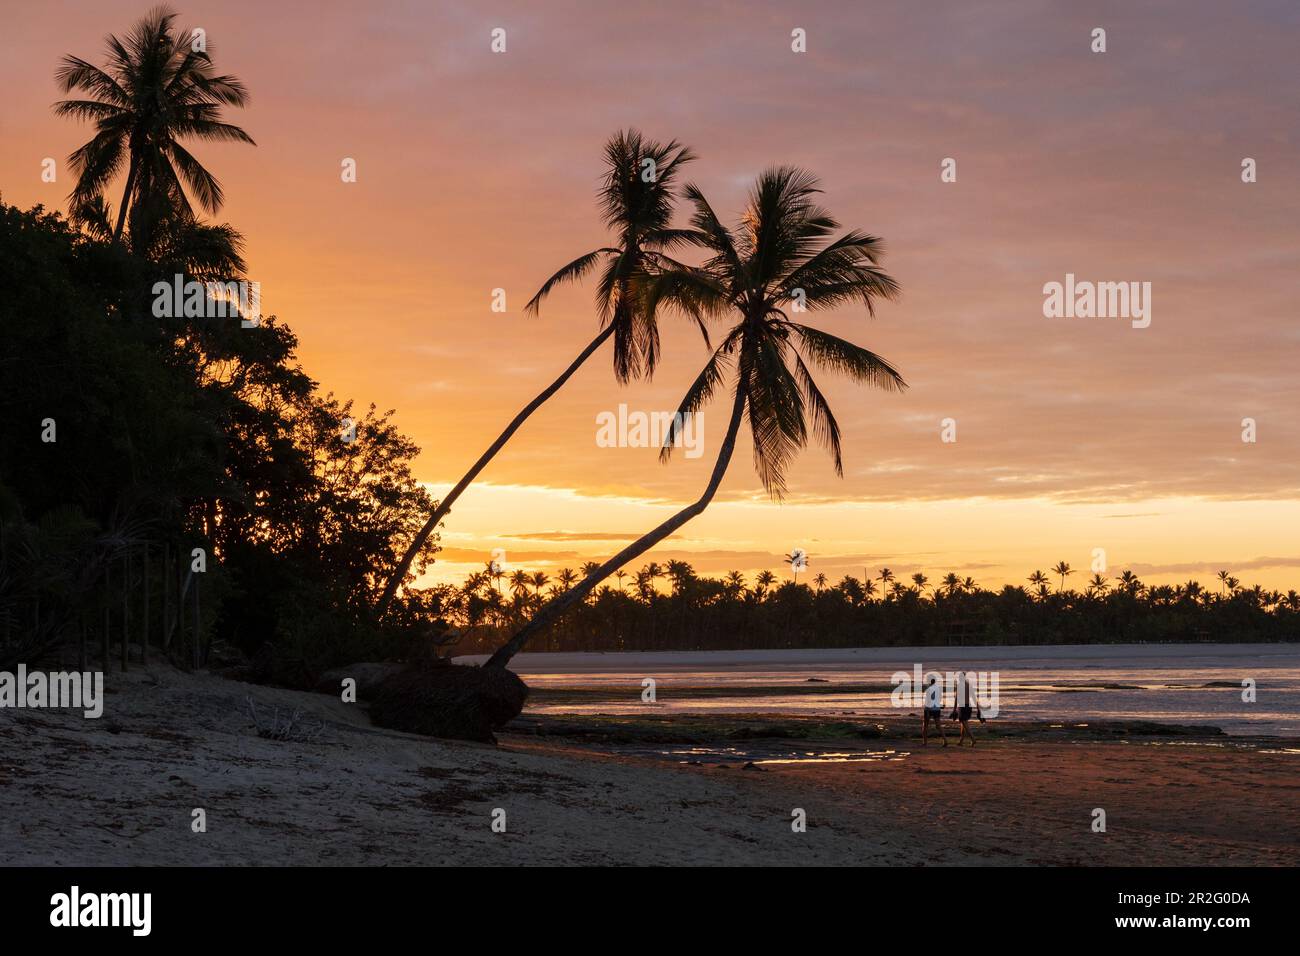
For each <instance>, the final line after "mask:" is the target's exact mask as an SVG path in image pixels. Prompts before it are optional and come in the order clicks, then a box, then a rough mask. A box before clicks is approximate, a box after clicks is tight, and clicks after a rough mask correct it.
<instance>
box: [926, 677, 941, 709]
mask: <svg viewBox="0 0 1300 956" xmlns="http://www.w3.org/2000/svg"><path fill="white" fill-rule="evenodd" d="M925 706H926V709H927V710H938V709H939V708H940V707H942V706H943V686H942V685H941V684H940V683H939V682H938V681H935V682H934V683H933V684H930V685H929V686H928V687H926V688H925Z"/></svg>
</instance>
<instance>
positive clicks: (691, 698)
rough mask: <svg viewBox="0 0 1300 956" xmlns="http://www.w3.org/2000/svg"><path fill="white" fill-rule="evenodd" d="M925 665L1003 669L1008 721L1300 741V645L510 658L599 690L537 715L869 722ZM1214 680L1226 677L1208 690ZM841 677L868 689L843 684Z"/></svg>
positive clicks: (533, 707)
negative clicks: (1251, 689)
mask: <svg viewBox="0 0 1300 956" xmlns="http://www.w3.org/2000/svg"><path fill="white" fill-rule="evenodd" d="M917 664H920V665H921V667H922V669H923V670H924V671H929V670H932V669H933V670H937V671H940V672H949V671H952V672H955V671H976V672H986V673H993V672H996V674H997V676H998V700H997V704H998V716H997V719H1008V720H1042V721H1051V722H1054V723H1056V722H1059V723H1067V724H1068V723H1086V722H1088V721H1089V720H1158V721H1166V722H1171V723H1181V724H1208V725H1212V726H1216V727H1219V728H1221V729H1222V730H1224V731H1225V732H1226V733H1229V734H1235V735H1243V734H1260V735H1281V736H1288V737H1300V647H1297V646H1295V645H1279V644H1191V645H1169V644H1162V645H1087V646H1050V647H1007V648H992V647H980V648H944V647H937V648H861V649H834V650H820V651H816V650H814V651H709V652H695V653H685V654H672V653H666V654H652V653H630V654H521V655H520V656H519V657H518V658H516V659H515V661H514V662H513V664H512V666H513V668H514V669H515V671H516V672H517V673H518V674H519V675H520V676H521V677H523V678H524V679H525V680H526V681H527V682H528V683H529V684H530V685H531V686H533V687H535V688H537V689H539V690H542V689H544V690H561V689H563V690H583V691H587V692H590V693H592V696H590V697H586V696H584V697H583V698H582V699H581V700H576V701H574V700H566V701H547V700H545V697H544V695H543V697H542V699H535V700H534V701H533V702H531V703H530V704H529V705H528V707H527V708H526V712H528V713H534V714H623V715H630V714H645V713H647V712H653V713H658V714H672V713H690V714H696V715H703V714H773V715H781V714H791V715H802V716H820V717H826V718H837V717H845V718H853V719H863V718H870V717H885V716H898V715H899V714H900V713H918V714H919V709H918V708H917V707H915V706H912V705H911V704H910V703H908V702H905V706H903V707H902V708H901V709H900V708H896V707H894V706H893V703H892V700H891V693H890V689H891V687H892V686H893V684H892V683H891V676H892V675H894V674H895V672H899V671H904V672H907V673H908V674H909V675H910V674H911V673H912V672H913V668H914V666H915V665H917ZM647 677H651V678H654V680H655V682H656V688H655V689H656V698H657V700H656V702H654V703H643V702H642V700H641V694H642V681H643V680H644V679H645V678H647ZM810 679H811V680H810ZM1246 679H1249V680H1253V681H1254V682H1255V695H1256V697H1255V701H1254V702H1253V703H1249V702H1246V701H1243V700H1242V697H1243V690H1242V681H1243V680H1246ZM823 681H824V682H826V683H824V684H823V683H821V682H823ZM813 683H815V684H816V688H817V690H818V691H819V692H818V693H807V692H805V693H794V692H793V691H794V690H795V689H802V690H804V691H807V690H808V689H809V687H810V685H811V684H813ZM1215 683H1220V684H1224V685H1226V686H1206V685H1209V684H1215ZM835 685H859V687H860V685H870V686H869V687H868V688H865V689H854V690H853V691H851V692H845V693H839V692H836V691H835ZM1104 685H1113V686H1109V687H1108V686H1104ZM746 687H753V689H754V693H752V694H744V695H743V696H725V697H716V696H706V692H708V691H710V690H715V692H716V689H728V690H743V689H744V688H746ZM784 687H789V688H790V690H789V691H785V690H783V688H784ZM822 691H824V692H822ZM947 706H950V704H945V709H946V707H947Z"/></svg>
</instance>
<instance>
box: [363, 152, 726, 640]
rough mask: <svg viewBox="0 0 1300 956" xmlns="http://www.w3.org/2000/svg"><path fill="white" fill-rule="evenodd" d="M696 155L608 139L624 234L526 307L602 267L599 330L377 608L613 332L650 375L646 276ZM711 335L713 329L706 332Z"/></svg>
mask: <svg viewBox="0 0 1300 956" xmlns="http://www.w3.org/2000/svg"><path fill="white" fill-rule="evenodd" d="M694 158H695V156H694V154H693V153H692V152H691V151H690V150H689V149H688V148H686V147H685V146H683V145H681V144H680V143H678V142H677V141H676V140H672V141H671V142H669V143H657V142H654V141H652V140H645V139H643V138H642V136H641V134H640V133H638V132H637V131H636V130H628V131H626V132H620V133H619V134H618V135H616V136H615V137H614V138H613V139H611V140H610V141H609V142H608V143H607V144H606V145H605V176H604V179H603V180H602V181H601V187H600V205H601V210H602V214H603V218H604V221H605V225H606V226H607V227H608V228H609V229H611V230H612V231H614V232H616V233H617V234H618V245H617V246H602V247H600V248H599V249H595V250H593V251H591V252H588V253H586V254H585V255H581V256H579V257H578V258H577V259H574V260H573V261H572V262H570V263H569V264H568V265H566V266H564V268H562V269H560V270H559V271H558V272H557V273H555V275H553V276H551V277H550V278H549V279H547V280H546V281H545V282H544V283H542V287H541V288H540V289H539V290H538V291H537V294H536V295H535V296H533V298H532V299H531V300H530V301H529V303H528V305H527V306H525V307H524V311H525V312H531V313H532V314H534V315H535V314H537V312H538V311H539V310H540V308H541V304H542V300H543V299H544V298H546V296H547V295H548V294H549V293H550V292H551V290H552V289H554V288H555V287H556V286H558V285H560V284H562V283H564V282H573V281H577V280H578V279H581V278H582V277H583V276H585V275H586V274H587V273H589V272H591V271H592V270H593V269H595V268H597V267H598V266H599V267H600V281H599V284H598V285H597V288H596V306H597V311H598V314H599V316H600V332H599V333H598V334H597V335H596V337H595V338H594V339H592V340H591V342H589V343H588V344H587V347H586V348H584V349H583V350H582V351H581V352H580V353H579V354H578V357H577V358H576V359H574V360H573V362H572V363H571V364H570V365H569V367H568V368H566V369H565V370H564V371H563V372H562V373H561V374H560V377H559V378H557V379H556V380H555V381H554V382H552V383H551V384H550V385H548V386H547V387H546V388H545V389H544V390H543V391H542V393H541V394H540V395H538V396H537V397H536V398H534V399H533V400H532V401H531V402H529V403H528V404H527V405H525V406H524V408H523V410H522V411H520V412H519V414H518V415H516V416H515V417H514V419H513V420H512V421H511V422H510V424H509V425H507V426H506V430H505V431H503V432H502V433H501V434H500V435H499V436H497V440H496V441H494V442H493V443H492V444H491V445H490V446H489V447H488V450H487V451H485V452H484V453H483V454H482V455H480V456H479V459H478V461H476V462H474V465H473V467H471V468H470V470H469V471H467V472H465V474H464V476H463V477H462V478H461V479H460V481H458V482H457V483H456V485H455V486H454V487H453V488H452V489H451V491H449V492H447V495H446V497H444V498H443V499H442V500H441V501H439V502H438V505H437V507H435V508H434V510H433V514H431V515H430V516H429V518H428V520H427V521H425V523H424V526H423V527H422V528H420V530H419V532H418V533H417V534H416V535H415V537H414V538H412V539H411V542H410V544H409V545H408V546H407V548H406V553H405V554H404V555H402V560H401V561H399V562H398V564H397V567H396V568H394V569H393V573H392V574H391V575H389V578H388V581H387V583H386V584H385V586H384V590H383V593H382V595H381V596H380V598H379V602H378V604H377V605H376V612H377V613H378V615H379V616H381V617H382V616H383V615H384V614H385V613H386V612H387V610H388V607H389V605H390V604H391V603H392V600H393V596H394V595H395V594H396V593H397V589H398V588H399V587H400V586H401V584H402V582H403V581H405V580H406V576H407V574H408V573H409V572H410V570H411V563H412V562H413V561H414V560H415V556H416V555H417V554H418V553H419V552H420V549H421V548H422V547H423V546H424V542H425V540H426V539H427V538H428V537H429V535H430V534H432V533H433V529H434V528H436V527H438V525H439V524H440V523H441V522H442V519H443V518H445V517H446V516H447V515H448V514H449V513H450V511H451V506H452V505H453V504H455V503H456V499H458V498H459V497H460V496H461V493H462V492H464V490H465V489H466V488H468V487H469V485H470V483H471V482H473V481H474V479H475V478H477V477H478V474H479V472H481V471H482V470H483V469H484V468H485V467H487V464H488V462H490V461H491V460H492V459H493V458H494V457H496V454H497V452H499V451H500V450H501V449H502V448H503V447H504V446H505V444H506V442H508V441H509V440H510V438H511V436H513V435H514V433H515V432H516V431H518V430H519V428H520V426H522V425H523V423H524V422H525V421H527V420H528V417H529V416H530V415H532V414H533V412H535V411H537V409H539V408H540V407H541V406H542V405H543V404H544V403H545V402H546V400H547V399H549V398H550V397H551V396H552V395H554V394H555V393H556V392H557V391H559V390H560V387H561V386H563V385H564V383H565V382H567V381H568V380H569V378H570V377H571V376H572V375H573V373H574V372H576V371H577V370H578V369H579V368H581V367H582V364H583V363H584V362H586V361H587V359H589V358H590V357H591V356H592V355H593V354H594V353H595V352H596V350H597V349H599V348H600V347H601V346H602V345H604V344H605V340H606V339H609V338H610V337H611V336H612V337H613V339H614V376H615V378H617V379H618V381H619V382H620V383H627V382H628V381H630V380H631V379H633V378H636V377H638V376H640V375H646V376H649V375H652V374H653V373H654V369H655V365H656V364H657V362H658V359H659V331H658V326H657V323H656V322H655V320H654V319H653V317H651V316H650V315H648V314H647V312H646V310H645V308H644V307H643V304H642V291H643V287H644V280H645V278H646V277H647V276H648V275H649V274H650V273H651V272H653V271H655V270H658V269H660V268H663V267H665V266H675V265H676V263H674V262H673V260H671V259H669V258H668V257H667V256H666V255H665V250H668V249H671V248H672V247H674V246H677V245H681V244H682V243H684V242H685V241H686V234H685V232H684V231H683V230H678V229H673V228H671V221H672V214H673V183H674V181H675V180H676V178H677V173H678V171H679V168H680V167H681V166H682V165H684V164H685V163H688V162H690V161H691V160H693V159H694ZM706 341H707V336H706Z"/></svg>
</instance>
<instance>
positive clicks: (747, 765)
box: [740, 760, 767, 773]
mask: <svg viewBox="0 0 1300 956" xmlns="http://www.w3.org/2000/svg"><path fill="white" fill-rule="evenodd" d="M740 769H741V770H758V771H761V772H763V773H766V772H767V771H765V770H763V768H762V767H760V766H759V765H758V764H756V763H754V761H752V760H748V761H746V762H745V766H743V767H741V768H740Z"/></svg>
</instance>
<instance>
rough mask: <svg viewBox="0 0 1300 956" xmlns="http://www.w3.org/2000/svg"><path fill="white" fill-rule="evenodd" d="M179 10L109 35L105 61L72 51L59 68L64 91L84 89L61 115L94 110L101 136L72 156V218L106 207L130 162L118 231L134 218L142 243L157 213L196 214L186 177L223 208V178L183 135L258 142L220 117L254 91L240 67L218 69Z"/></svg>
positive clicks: (207, 205)
mask: <svg viewBox="0 0 1300 956" xmlns="http://www.w3.org/2000/svg"><path fill="white" fill-rule="evenodd" d="M175 19H176V14H174V13H172V12H170V11H169V10H167V9H166V8H164V7H158V8H156V9H154V10H152V11H150V13H149V14H147V15H146V16H145V18H144V19H143V20H141V21H140V22H139V23H137V24H136V25H135V27H133V28H132V30H131V32H130V33H128V34H127V36H126V39H125V40H120V39H118V38H117V37H116V36H109V37H108V39H107V44H108V63H107V67H106V68H104V69H101V68H100V67H97V66H95V65H94V64H93V63H90V62H88V61H86V60H83V59H81V58H80V57H76V56H65V57H64V58H63V60H62V62H61V64H60V66H59V69H58V71H57V72H56V73H55V78H56V79H57V80H58V82H59V85H60V86H61V87H62V90H63V92H64V93H71V92H73V91H80V92H83V93H85V94H86V95H87V97H88V98H86V99H68V100H61V101H60V102H58V103H56V104H55V105H54V111H55V113H57V114H58V115H59V116H73V117H76V118H78V119H87V120H93V121H94V123H95V136H94V138H92V139H91V140H90V142H88V143H86V144H85V145H84V146H82V147H81V148H80V149H78V150H76V151H74V152H73V153H72V154H71V155H70V156H69V157H68V162H69V164H70V165H71V167H72V169H73V171H74V172H75V173H76V174H77V183H76V186H74V187H73V190H72V194H71V196H70V197H69V199H70V212H71V215H72V217H73V218H74V219H76V220H80V219H82V218H83V217H84V216H86V215H91V214H94V215H100V214H101V213H102V214H103V215H105V216H107V215H108V207H107V206H106V204H104V202H103V193H104V191H105V189H107V187H108V186H109V184H110V183H111V182H112V181H113V180H114V179H115V178H116V177H117V175H118V174H119V173H120V172H121V171H122V167H123V164H125V166H126V184H125V186H124V187H123V190H122V201H121V202H120V203H119V204H118V207H117V224H116V225H115V226H114V228H113V233H112V236H113V240H114V241H117V240H119V239H120V238H121V236H122V230H123V227H124V226H125V225H126V223H127V222H128V216H129V217H130V220H129V221H130V222H131V226H132V230H131V231H132V246H133V248H136V249H137V251H141V252H143V250H144V249H145V248H146V247H147V246H148V245H149V244H150V243H151V236H150V235H149V233H151V231H152V225H151V223H152V222H155V221H157V220H158V219H160V218H164V217H166V216H168V215H172V214H177V213H179V214H180V215H182V216H185V217H188V218H193V210H192V207H191V205H190V202H189V199H188V198H187V196H186V191H185V188H184V187H183V185H182V183H184V186H188V187H189V190H190V192H191V193H193V195H194V197H195V198H196V199H197V200H198V201H199V204H200V205H201V206H202V207H203V208H204V209H205V210H207V211H208V212H209V213H215V212H216V211H217V210H218V209H220V208H221V204H222V201H223V198H224V197H223V194H222V189H221V183H220V182H218V181H217V178H216V177H215V176H213V175H212V173H210V172H208V170H207V169H206V168H204V166H203V165H202V164H201V163H200V162H199V161H198V160H197V159H195V158H194V156H193V155H192V154H191V153H190V152H189V151H188V150H187V149H186V148H185V147H184V146H182V145H181V143H180V140H181V139H186V138H194V139H205V140H233V141H236V142H243V143H252V142H253V139H252V137H251V136H249V135H248V134H247V133H246V132H244V131H243V130H242V129H240V128H239V127H238V126H234V125H232V124H230V123H226V122H224V121H223V120H222V118H221V108H222V107H223V106H243V105H244V104H245V103H247V102H248V91H247V90H246V89H245V88H244V85H243V84H242V83H240V81H239V80H238V79H236V78H235V77H233V76H219V75H217V74H216V72H215V71H214V69H213V66H212V59H211V57H210V56H209V55H208V53H207V51H206V48H205V49H196V47H197V46H200V44H198V43H196V42H194V41H193V40H192V39H191V36H190V35H189V34H187V33H186V32H185V31H183V30H181V31H175V30H173V22H174V21H175Z"/></svg>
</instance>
